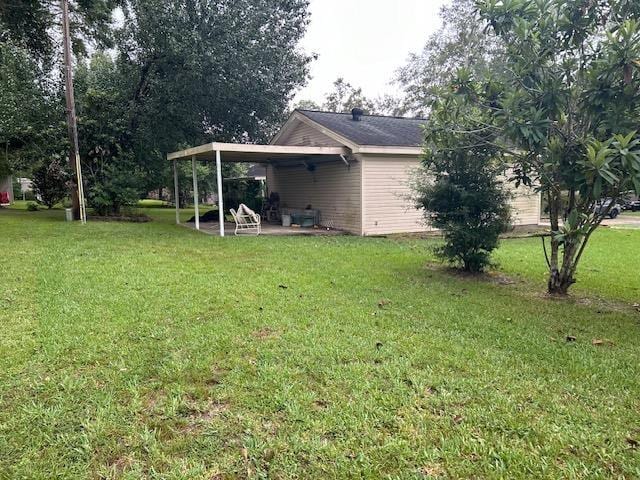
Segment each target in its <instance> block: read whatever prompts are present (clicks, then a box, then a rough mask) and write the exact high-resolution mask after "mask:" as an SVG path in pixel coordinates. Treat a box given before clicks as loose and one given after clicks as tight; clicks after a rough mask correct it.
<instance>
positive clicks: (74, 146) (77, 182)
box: [60, 0, 87, 223]
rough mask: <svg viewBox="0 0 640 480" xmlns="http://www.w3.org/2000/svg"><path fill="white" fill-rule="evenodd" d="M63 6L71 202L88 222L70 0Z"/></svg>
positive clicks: (77, 214)
mask: <svg viewBox="0 0 640 480" xmlns="http://www.w3.org/2000/svg"><path fill="white" fill-rule="evenodd" d="M60 3H61V6H62V30H63V31H62V45H63V53H64V82H65V97H66V100H67V129H68V132H69V142H70V145H71V147H70V148H69V166H70V167H71V171H72V172H73V173H74V180H73V181H72V186H71V202H72V207H73V218H74V220H80V221H81V222H82V223H86V222H87V213H86V210H85V202H84V187H83V184H82V166H81V165H80V153H79V147H78V124H77V122H76V104H75V99H74V95H73V67H72V62H71V34H70V32H69V0H60Z"/></svg>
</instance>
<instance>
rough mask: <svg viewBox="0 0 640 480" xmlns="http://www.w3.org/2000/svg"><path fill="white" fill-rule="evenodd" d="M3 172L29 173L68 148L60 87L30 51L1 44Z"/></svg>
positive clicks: (0, 100)
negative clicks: (65, 138)
mask: <svg viewBox="0 0 640 480" xmlns="http://www.w3.org/2000/svg"><path fill="white" fill-rule="evenodd" d="M0 112H1V113H0V146H1V148H2V155H1V156H0V173H9V172H16V171H18V172H19V171H28V170H29V169H30V167H31V166H32V165H33V164H35V163H36V162H37V161H39V160H40V159H43V158H47V157H50V156H51V155H52V154H54V153H56V152H59V151H60V150H62V149H64V144H65V140H64V124H63V120H64V112H63V111H62V103H61V102H59V99H58V97H57V95H56V84H55V82H52V81H50V80H49V79H47V78H46V77H43V76H42V74H41V69H40V68H39V66H38V64H37V62H36V61H34V60H33V58H32V57H31V56H30V54H29V51H28V50H26V49H24V48H23V47H20V46H18V45H16V44H15V43H13V42H6V43H0Z"/></svg>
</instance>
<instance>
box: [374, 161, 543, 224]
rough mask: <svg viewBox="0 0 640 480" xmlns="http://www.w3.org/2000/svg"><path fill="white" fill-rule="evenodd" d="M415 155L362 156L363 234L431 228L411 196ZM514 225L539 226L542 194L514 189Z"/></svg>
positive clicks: (416, 163)
mask: <svg viewBox="0 0 640 480" xmlns="http://www.w3.org/2000/svg"><path fill="white" fill-rule="evenodd" d="M419 166H420V160H419V159H417V158H415V157H403V156H397V157H390V156H374V155H366V156H363V157H362V192H363V198H362V203H363V228H362V234H363V235H382V234H388V233H408V232H424V231H429V230H431V229H432V228H431V227H430V226H428V225H427V224H426V222H425V220H424V215H423V211H422V210H418V209H416V208H415V207H414V206H413V204H412V201H411V199H410V198H408V197H409V195H410V194H411V179H412V172H413V171H415V169H416V168H418V167H419ZM514 194H515V197H514V199H513V201H512V206H513V207H514V224H515V225H537V224H538V223H539V221H540V195H539V194H537V193H535V192H533V190H531V189H525V188H524V187H521V188H518V189H516V190H514Z"/></svg>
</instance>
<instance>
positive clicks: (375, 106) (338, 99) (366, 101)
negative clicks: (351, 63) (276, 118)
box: [294, 77, 401, 115]
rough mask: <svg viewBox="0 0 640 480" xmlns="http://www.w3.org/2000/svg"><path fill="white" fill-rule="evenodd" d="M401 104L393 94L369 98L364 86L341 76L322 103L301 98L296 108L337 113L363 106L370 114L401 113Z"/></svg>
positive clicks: (349, 111) (348, 111)
mask: <svg viewBox="0 0 640 480" xmlns="http://www.w3.org/2000/svg"><path fill="white" fill-rule="evenodd" d="M399 105H400V101H399V100H398V99H397V98H395V97H393V96H391V95H385V96H382V97H379V98H369V97H367V96H366V95H364V94H363V93H362V88H360V87H357V88H356V87H354V86H353V85H351V84H350V83H349V82H347V81H346V80H345V79H344V78H342V77H340V78H338V79H336V81H335V82H333V90H332V91H331V92H329V93H327V94H326V95H325V97H324V101H323V102H322V103H320V104H318V103H316V102H314V101H312V100H301V101H300V102H298V103H297V104H296V105H295V106H294V108H297V109H302V110H324V111H327V112H336V113H351V110H352V109H354V108H362V109H363V110H364V111H365V113H366V114H368V115H400V114H401V109H400V107H399Z"/></svg>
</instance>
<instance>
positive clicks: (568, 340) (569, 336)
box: [566, 335, 577, 342]
mask: <svg viewBox="0 0 640 480" xmlns="http://www.w3.org/2000/svg"><path fill="white" fill-rule="evenodd" d="M566 340H567V342H575V341H576V340H577V338H576V337H574V336H573V335H567V338H566Z"/></svg>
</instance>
